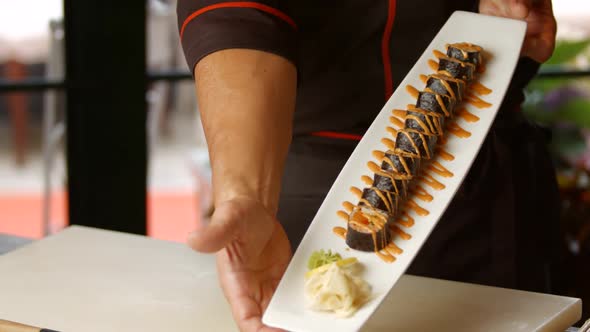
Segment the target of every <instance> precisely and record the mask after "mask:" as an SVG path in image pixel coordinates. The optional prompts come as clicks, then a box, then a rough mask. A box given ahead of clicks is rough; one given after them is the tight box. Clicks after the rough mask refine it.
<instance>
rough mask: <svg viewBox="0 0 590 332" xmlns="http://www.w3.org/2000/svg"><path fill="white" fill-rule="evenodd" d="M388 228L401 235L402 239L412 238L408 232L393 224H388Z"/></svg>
mask: <svg viewBox="0 0 590 332" xmlns="http://www.w3.org/2000/svg"><path fill="white" fill-rule="evenodd" d="M389 229H391V231H392V232H394V233H395V234H397V235H399V237H401V238H402V239H404V240H409V239H411V238H412V236H411V235H410V234H408V233H406V232H404V231H402V230H401V228H399V227H397V226H395V225H389Z"/></svg>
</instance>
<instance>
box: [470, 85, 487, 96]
mask: <svg viewBox="0 0 590 332" xmlns="http://www.w3.org/2000/svg"><path fill="white" fill-rule="evenodd" d="M469 89H470V90H473V91H475V92H476V93H477V94H480V95H482V96H485V95H489V94H490V93H492V89H490V88H488V87H487V86H485V85H483V84H481V83H480V82H473V83H471V86H469Z"/></svg>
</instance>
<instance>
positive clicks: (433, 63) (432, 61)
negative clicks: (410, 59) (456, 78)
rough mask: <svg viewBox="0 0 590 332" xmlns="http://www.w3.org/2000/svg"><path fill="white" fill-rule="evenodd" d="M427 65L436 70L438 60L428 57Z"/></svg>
mask: <svg viewBox="0 0 590 332" xmlns="http://www.w3.org/2000/svg"><path fill="white" fill-rule="evenodd" d="M428 66H429V67H430V68H431V69H432V70H437V69H438V62H436V61H434V60H432V59H430V60H428Z"/></svg>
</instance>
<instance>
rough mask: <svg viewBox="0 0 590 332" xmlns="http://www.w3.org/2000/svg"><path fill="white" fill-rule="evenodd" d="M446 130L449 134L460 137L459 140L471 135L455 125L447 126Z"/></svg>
mask: <svg viewBox="0 0 590 332" xmlns="http://www.w3.org/2000/svg"><path fill="white" fill-rule="evenodd" d="M447 130H448V131H449V133H451V134H453V135H455V136H457V137H461V138H467V137H471V133H470V132H468V131H467V130H465V129H463V128H461V126H459V125H458V124H457V123H451V124H450V125H448V126H447Z"/></svg>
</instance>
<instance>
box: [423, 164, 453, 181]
mask: <svg viewBox="0 0 590 332" xmlns="http://www.w3.org/2000/svg"><path fill="white" fill-rule="evenodd" d="M428 169H429V170H431V171H433V172H434V173H436V174H438V175H440V176H443V177H445V178H450V177H452V176H453V175H454V174H453V172H451V171H449V170H448V169H446V168H445V167H444V166H443V165H441V163H439V162H438V161H433V162H432V163H430V165H428Z"/></svg>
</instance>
